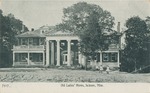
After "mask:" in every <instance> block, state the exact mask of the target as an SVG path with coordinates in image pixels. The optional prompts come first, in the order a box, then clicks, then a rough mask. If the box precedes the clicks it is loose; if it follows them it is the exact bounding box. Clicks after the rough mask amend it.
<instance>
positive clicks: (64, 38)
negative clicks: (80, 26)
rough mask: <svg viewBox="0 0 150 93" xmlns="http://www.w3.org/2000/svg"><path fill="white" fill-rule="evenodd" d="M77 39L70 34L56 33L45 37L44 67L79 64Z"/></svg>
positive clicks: (79, 55)
mask: <svg viewBox="0 0 150 93" xmlns="http://www.w3.org/2000/svg"><path fill="white" fill-rule="evenodd" d="M79 40H80V39H79V37H77V36H76V35H74V34H72V33H66V32H56V33H52V34H51V33H49V34H47V35H46V66H50V65H56V66H61V65H67V66H71V65H73V64H78V65H79V64H81V58H82V57H81V54H79V50H78V44H79Z"/></svg>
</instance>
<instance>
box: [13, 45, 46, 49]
mask: <svg viewBox="0 0 150 93" xmlns="http://www.w3.org/2000/svg"><path fill="white" fill-rule="evenodd" d="M44 49H45V47H44V45H18V46H15V45H14V46H13V50H44Z"/></svg>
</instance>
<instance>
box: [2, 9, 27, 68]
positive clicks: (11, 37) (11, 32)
mask: <svg viewBox="0 0 150 93" xmlns="http://www.w3.org/2000/svg"><path fill="white" fill-rule="evenodd" d="M0 11H1V12H0V20H1V23H0V45H1V46H0V49H1V51H0V57H1V58H0V66H1V67H4V66H10V65H11V64H12V52H11V49H12V46H13V45H14V44H15V43H16V38H15V35H17V34H20V33H23V32H21V31H22V26H23V23H22V21H20V20H19V19H16V18H15V17H14V15H13V14H8V15H7V16H4V15H3V14H2V10H0ZM24 28H25V29H24V31H28V28H27V27H26V26H24Z"/></svg>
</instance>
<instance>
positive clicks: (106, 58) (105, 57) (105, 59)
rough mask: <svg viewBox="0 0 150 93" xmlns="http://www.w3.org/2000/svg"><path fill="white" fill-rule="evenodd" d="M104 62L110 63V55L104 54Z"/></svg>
mask: <svg viewBox="0 0 150 93" xmlns="http://www.w3.org/2000/svg"><path fill="white" fill-rule="evenodd" d="M103 61H106V62H107V61H109V53H103Z"/></svg>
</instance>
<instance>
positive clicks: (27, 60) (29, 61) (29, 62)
mask: <svg viewBox="0 0 150 93" xmlns="http://www.w3.org/2000/svg"><path fill="white" fill-rule="evenodd" d="M27 61H28V65H31V63H30V55H29V52H28V60H27Z"/></svg>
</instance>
